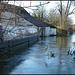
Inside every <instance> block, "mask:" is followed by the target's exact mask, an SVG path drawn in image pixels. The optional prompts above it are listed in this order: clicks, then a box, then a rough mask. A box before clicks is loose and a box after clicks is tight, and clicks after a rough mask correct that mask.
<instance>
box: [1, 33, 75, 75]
mask: <svg viewBox="0 0 75 75" xmlns="http://www.w3.org/2000/svg"><path fill="white" fill-rule="evenodd" d="M72 42H75V35H74V34H73V35H71V36H67V37H56V36H54V37H46V38H44V39H43V40H41V41H39V42H37V43H36V44H34V45H33V46H31V47H29V48H27V49H26V50H25V51H23V52H22V53H20V54H18V55H15V56H14V57H12V58H10V59H6V60H5V61H6V62H4V63H3V64H2V65H1V66H0V67H1V68H0V73H5V74H6V73H7V74H75V59H73V57H72V56H71V55H67V50H69V47H72V45H73V44H72ZM47 46H48V49H47V50H45V48H46V47H47ZM50 52H53V53H55V57H51V56H50Z"/></svg>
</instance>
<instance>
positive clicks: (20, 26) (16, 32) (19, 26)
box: [1, 12, 37, 40]
mask: <svg viewBox="0 0 75 75" xmlns="http://www.w3.org/2000/svg"><path fill="white" fill-rule="evenodd" d="M1 15H2V16H1V17H2V18H5V19H1V21H2V23H1V24H2V25H3V30H4V29H5V27H6V26H7V25H8V26H7V28H6V30H5V33H4V40H11V39H14V38H16V37H23V36H27V35H29V34H33V33H36V32H37V26H35V25H34V24H32V23H30V22H29V21H27V20H25V19H24V18H22V17H20V16H19V15H17V14H13V13H11V12H2V14H1ZM9 18H12V19H13V20H9ZM15 18H16V22H15ZM13 27H14V28H13ZM12 28H13V29H12ZM10 30H12V31H11V32H9V31H10Z"/></svg>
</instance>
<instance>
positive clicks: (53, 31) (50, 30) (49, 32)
mask: <svg viewBox="0 0 75 75" xmlns="http://www.w3.org/2000/svg"><path fill="white" fill-rule="evenodd" d="M39 34H40V36H41V27H39ZM50 35H56V28H50V27H45V36H50Z"/></svg>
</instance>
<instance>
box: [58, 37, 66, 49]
mask: <svg viewBox="0 0 75 75" xmlns="http://www.w3.org/2000/svg"><path fill="white" fill-rule="evenodd" d="M57 45H58V48H59V49H60V50H61V49H62V48H67V37H57Z"/></svg>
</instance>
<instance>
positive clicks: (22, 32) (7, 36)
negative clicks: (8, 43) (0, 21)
mask: <svg viewBox="0 0 75 75" xmlns="http://www.w3.org/2000/svg"><path fill="white" fill-rule="evenodd" d="M5 27H6V26H3V30H4V29H5ZM11 29H12V30H11ZM10 30H11V31H10ZM33 33H37V29H36V28H35V27H22V26H16V27H14V26H8V27H7V28H6V31H5V33H4V35H3V36H4V40H12V39H14V38H17V37H23V36H28V35H30V34H33Z"/></svg>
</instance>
